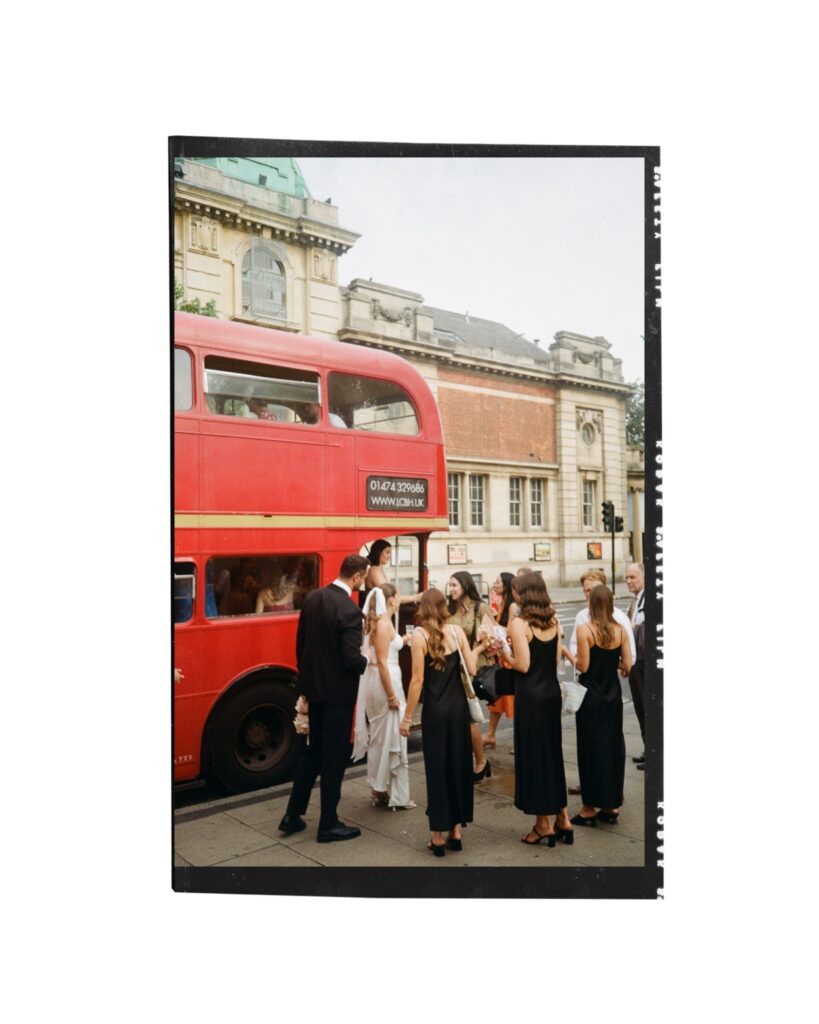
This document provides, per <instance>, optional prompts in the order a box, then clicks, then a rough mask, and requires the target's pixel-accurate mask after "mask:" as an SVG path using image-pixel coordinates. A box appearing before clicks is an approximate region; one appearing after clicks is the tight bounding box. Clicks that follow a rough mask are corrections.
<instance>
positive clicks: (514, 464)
mask: <svg viewBox="0 0 819 1024" xmlns="http://www.w3.org/2000/svg"><path fill="white" fill-rule="evenodd" d="M446 463H447V468H449V469H452V468H456V469H457V468H458V467H459V466H461V465H463V466H467V467H471V466H495V467H497V468H498V469H504V470H505V469H521V470H525V471H526V472H527V473H530V474H531V472H532V470H535V469H538V470H540V469H542V470H544V471H548V472H550V473H557V472H558V470H559V469H560V466H559V465H558V464H557V463H556V462H540V461H538V460H537V459H526V460H523V459H486V458H484V457H483V456H473V455H453V454H452V453H451V452H447V456H446Z"/></svg>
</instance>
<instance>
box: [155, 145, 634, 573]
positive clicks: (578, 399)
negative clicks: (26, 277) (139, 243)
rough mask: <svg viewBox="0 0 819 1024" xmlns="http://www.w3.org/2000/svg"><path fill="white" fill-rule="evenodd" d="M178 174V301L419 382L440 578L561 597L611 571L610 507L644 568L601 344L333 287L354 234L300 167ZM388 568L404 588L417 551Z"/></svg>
mask: <svg viewBox="0 0 819 1024" xmlns="http://www.w3.org/2000/svg"><path fill="white" fill-rule="evenodd" d="M176 174H177V178H176V189H175V197H174V199H175V232H174V239H175V242H174V260H175V263H174V268H175V276H176V279H177V281H178V282H179V283H180V284H181V285H182V287H183V290H184V293H185V296H186V298H188V299H193V298H199V300H200V302H202V303H203V304H204V303H206V302H208V301H211V300H213V301H214V303H215V307H216V311H217V314H218V315H219V316H220V317H225V318H228V319H237V320H244V321H252V322H254V323H261V324H266V325H268V326H272V327H276V328H277V329H284V330H291V331H294V332H298V333H304V334H311V335H313V336H316V337H324V338H333V339H338V340H339V341H340V342H343V343H351V344H358V345H367V346H372V347H377V348H384V349H390V350H392V351H395V352H397V353H398V354H400V355H402V356H403V357H404V358H405V359H407V360H409V361H410V362H411V363H413V364H414V365H415V366H416V367H417V368H418V369H419V370H420V372H421V373H422V374H423V375H424V376H425V377H426V379H427V380H428V382H429V384H430V387H431V388H432V390H433V393H434V394H435V395H436V398H437V401H438V406H439V409H440V412H441V418H442V421H443V426H444V437H445V441H446V448H447V470H448V492H449V517H450V532H449V533H448V534H439V535H437V536H434V537H433V539H432V541H431V543H430V551H429V569H430V579H431V580H432V581H433V582H435V583H437V584H438V585H440V586H443V585H444V584H445V583H446V581H447V579H448V578H449V575H450V574H451V573H452V572H454V571H456V570H457V569H459V568H463V569H467V570H468V571H469V572H471V573H472V574H473V575H474V576H476V577H477V578H479V582H482V583H483V585H484V587H486V586H487V585H491V583H492V581H493V580H494V578H495V576H496V575H497V573H498V572H500V571H504V570H508V571H512V572H514V571H515V570H516V569H517V568H518V567H520V566H522V565H531V566H532V567H534V568H537V569H540V570H542V572H543V575H544V578H545V579H546V581H547V583H549V584H552V585H553V586H558V585H565V584H567V583H568V584H574V583H576V582H577V580H578V578H579V576H580V574H581V573H582V572H583V571H584V570H585V569H587V568H589V567H591V566H598V567H602V568H604V569H609V567H610V565H611V546H610V541H609V540H608V538H607V537H606V535H604V534H603V533H602V532H601V531H602V523H601V521H600V513H601V503H602V501H603V500H604V499H609V500H611V501H613V502H614V504H615V507H616V510H617V513H618V514H619V515H623V516H624V517H626V518H627V520H628V526H629V530H628V531H627V532H626V533H623V534H620V535H618V537H617V540H616V543H615V557H616V563H617V568H618V576H620V575H621V574H622V572H623V570H624V567H625V565H626V564H627V562H628V561H629V560H630V559H631V558H637V559H640V558H641V557H642V525H641V524H642V522H643V521H644V517H643V509H642V501H643V491H644V472H643V471H642V461H641V458H640V453H639V452H636V451H635V450H630V449H628V448H627V446H626V437H625V403H626V399H627V397H628V395H629V393H630V388H629V386H628V385H627V384H626V383H625V382H624V381H623V375H622V369H621V362H620V360H619V359H616V358H615V357H614V356H613V355H612V354H611V345H610V344H609V342H608V341H606V339H605V338H599V337H598V338H589V337H585V336H583V335H579V334H573V333H570V332H568V331H561V332H559V333H558V334H557V335H556V336H555V338H554V341H553V343H552V344H551V345H550V346H549V347H548V349H546V348H544V347H543V346H542V345H540V343H539V342H536V341H535V342H533V341H528V340H526V339H524V338H522V337H520V336H519V335H517V334H515V333H514V332H513V331H512V330H510V329H509V328H508V327H506V326H505V325H503V324H500V323H496V322H494V321H491V320H486V319H482V318H478V317H475V316H471V315H469V314H467V313H463V314H461V313H456V312H453V311H450V310H444V309H437V308H434V307H431V306H427V305H425V304H424V301H423V297H422V296H421V295H419V294H417V293H416V292H412V291H407V290H405V289H403V288H400V287H394V286H390V285H384V284H380V283H377V282H373V281H364V280H362V279H355V280H354V281H352V282H351V283H350V284H349V285H348V286H347V287H341V286H339V284H338V280H339V268H338V260H339V258H340V257H341V256H343V254H344V253H345V252H347V251H348V250H349V249H350V248H351V246H352V245H354V244H355V242H356V240H357V239H358V237H359V236H358V235H357V234H355V233H354V232H351V231H348V230H346V229H344V228H342V227H340V226H339V222H338V210H337V208H336V207H334V206H332V205H331V204H330V203H321V202H317V201H316V200H314V199H312V198H311V197H310V195H309V192H308V189H307V186H306V183H305V182H304V179H303V178H302V176H301V174H300V172H299V170H298V165H297V164H296V162H295V161H293V160H290V159H281V158H278V159H255V160H248V159H244V158H243V159H231V158H218V159H210V160H178V161H177V163H176ZM595 545H600V547H599V548H596V547H595ZM598 554H599V555H600V557H596V556H597V555H598ZM394 557H395V559H396V561H397V565H398V569H397V572H398V577H399V580H401V581H404V586H409V585H411V584H410V580H411V578H412V576H413V575H414V568H415V566H417V552H416V551H415V550H414V547H413V542H411V541H406V542H405V541H402V542H401V545H399V548H398V550H396V552H395V555H394Z"/></svg>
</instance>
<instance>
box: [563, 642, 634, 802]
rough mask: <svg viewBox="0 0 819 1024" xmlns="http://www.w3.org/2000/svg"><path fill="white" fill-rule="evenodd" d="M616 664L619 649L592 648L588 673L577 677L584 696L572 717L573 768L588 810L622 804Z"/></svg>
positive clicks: (622, 743) (622, 753) (623, 749)
mask: <svg viewBox="0 0 819 1024" xmlns="http://www.w3.org/2000/svg"><path fill="white" fill-rule="evenodd" d="M619 661H620V648H619V647H615V648H613V649H612V650H610V651H607V650H605V649H604V648H602V647H598V646H597V644H593V646H592V648H591V650H590V652H589V668H588V671H586V672H584V673H583V674H582V675H581V676H580V682H581V683H582V685H583V686H585V687H586V690H587V692H586V696H585V697H584V698H583V703H582V704H581V705H580V710H579V711H578V712H577V715H576V716H575V718H576V721H577V767H578V770H579V772H580V789H581V792H582V797H583V803H584V804H588V805H589V807H605V808H614V807H619V806H620V804H621V803H622V802H623V780H624V778H625V774H626V741H625V739H624V737H623V691H622V688H621V686H620V677H619V676H618V675H617V665H618V662H619Z"/></svg>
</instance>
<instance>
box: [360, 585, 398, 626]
mask: <svg viewBox="0 0 819 1024" xmlns="http://www.w3.org/2000/svg"><path fill="white" fill-rule="evenodd" d="M373 590H380V591H381V593H382V594H383V595H384V600H385V601H389V599H390V598H391V597H395V595H396V594H397V593H398V591H397V590H396V589H395V587H394V586H393V585H392V583H382V584H381V585H380V586H379V587H373ZM378 619H379V615H378V612H377V611H376V610H375V598H373V599H372V601H370V607H369V608H368V609H367V617H366V619H365V620H364V632H365V634H366V635H367V636H370V637H371V636H372V635H373V634H374V633H375V627H376V626H377V625H378Z"/></svg>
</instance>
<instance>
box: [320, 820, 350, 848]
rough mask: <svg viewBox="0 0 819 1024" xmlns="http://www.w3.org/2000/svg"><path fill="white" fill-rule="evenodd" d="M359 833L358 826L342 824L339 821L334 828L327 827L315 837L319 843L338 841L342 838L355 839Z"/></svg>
mask: <svg viewBox="0 0 819 1024" xmlns="http://www.w3.org/2000/svg"><path fill="white" fill-rule="evenodd" d="M360 835H361V829H360V828H354V827H352V826H351V825H342V824H341V822H339V823H338V824H337V825H336V827H335V828H328V829H327V831H326V832H319V834H318V835H317V836H316V839H317V840H318V842H320V843H340V842H341V841H342V839H356V838H357V837H358V836H360Z"/></svg>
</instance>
